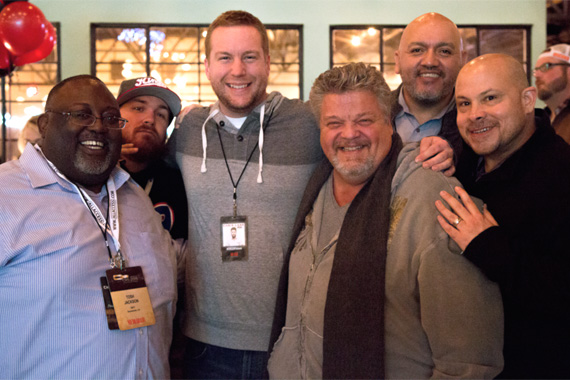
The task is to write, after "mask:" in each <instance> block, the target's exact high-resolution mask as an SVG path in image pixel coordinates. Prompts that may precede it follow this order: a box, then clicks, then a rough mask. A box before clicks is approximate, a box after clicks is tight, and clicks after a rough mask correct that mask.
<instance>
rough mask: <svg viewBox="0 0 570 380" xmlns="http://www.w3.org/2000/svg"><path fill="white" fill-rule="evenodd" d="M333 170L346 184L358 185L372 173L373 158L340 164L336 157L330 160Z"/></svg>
mask: <svg viewBox="0 0 570 380" xmlns="http://www.w3.org/2000/svg"><path fill="white" fill-rule="evenodd" d="M331 163H332V165H333V167H334V169H335V170H336V171H337V172H338V173H339V174H340V175H341V177H343V178H345V180H347V182H349V181H350V182H355V183H360V182H363V181H365V180H367V179H368V178H369V177H370V176H371V175H372V173H373V172H374V169H375V168H374V158H373V157H372V156H368V157H366V158H365V159H364V160H363V161H360V162H359V161H354V160H353V161H348V162H341V161H340V160H339V158H338V156H336V155H335V156H334V157H333V158H332V159H331Z"/></svg>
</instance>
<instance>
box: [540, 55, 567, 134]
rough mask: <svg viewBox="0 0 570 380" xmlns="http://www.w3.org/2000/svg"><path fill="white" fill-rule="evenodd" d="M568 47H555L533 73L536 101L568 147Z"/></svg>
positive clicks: (541, 59) (541, 60)
mask: <svg viewBox="0 0 570 380" xmlns="http://www.w3.org/2000/svg"><path fill="white" fill-rule="evenodd" d="M569 72H570V45H567V44H558V45H553V46H551V47H549V48H548V49H546V50H545V51H544V52H542V54H540V56H539V57H538V60H537V61H536V67H535V68H534V70H533V74H534V77H535V78H536V88H537V89H538V98H539V99H540V100H542V101H543V102H544V103H546V108H545V109H546V112H548V114H549V115H550V121H551V123H552V127H554V130H555V131H556V133H557V134H558V135H559V136H561V137H562V138H563V139H564V140H565V141H566V142H567V143H570V82H569V81H568V74H569Z"/></svg>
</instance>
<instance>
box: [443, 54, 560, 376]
mask: <svg viewBox="0 0 570 380" xmlns="http://www.w3.org/2000/svg"><path fill="white" fill-rule="evenodd" d="M536 97H537V91H536V89H535V88H534V87H530V86H529V84H528V81H527V79H526V74H525V72H524V70H523V68H522V66H521V64H520V63H519V62H517V61H516V60H515V59H514V58H512V57H510V56H506V55H501V54H489V55H483V56H481V57H478V58H476V59H474V60H472V61H471V62H469V63H468V64H467V65H466V66H465V67H464V68H463V69H462V70H461V71H460V73H459V76H458V78H457V84H456V93H455V98H456V102H457V110H458V115H457V125H458V127H459V131H460V133H461V136H462V137H463V139H464V140H465V142H466V143H467V145H468V146H469V147H470V148H466V149H465V151H464V153H463V154H462V156H461V158H460V161H459V165H458V168H457V177H458V178H459V180H460V181H461V182H462V183H463V184H464V186H465V189H466V190H467V192H469V193H470V194H471V195H473V196H476V197H479V198H481V199H482V200H483V201H484V202H485V203H486V208H484V210H483V212H482V213H481V212H479V210H478V209H477V207H475V206H474V204H473V202H472V201H471V199H470V197H469V195H468V193H467V192H466V191H464V190H462V189H460V188H456V189H455V190H456V191H457V193H458V194H459V195H460V198H461V201H462V203H460V202H459V201H458V200H456V199H454V198H453V197H451V196H450V195H449V194H448V193H446V192H442V197H443V199H444V200H445V201H446V202H447V203H448V204H449V205H450V206H451V208H450V209H447V208H445V207H444V206H443V204H442V202H440V201H437V202H436V206H437V208H438V210H439V211H440V212H441V215H442V216H438V219H439V222H440V224H441V226H442V227H443V229H444V230H445V231H446V232H447V233H448V234H449V236H451V238H452V239H453V240H455V242H456V243H457V244H458V245H459V246H460V247H461V248H462V249H463V250H464V252H463V255H464V256H465V258H467V259H468V260H470V261H471V262H472V263H473V264H475V265H476V266H478V267H479V268H480V269H481V270H482V271H483V273H485V274H486V275H487V277H489V279H491V280H493V281H496V282H497V283H498V284H499V286H500V288H501V293H502V296H503V303H504V308H505V347H504V358H505V368H504V371H503V372H502V374H501V375H500V377H503V378H568V377H570V360H568V358H570V343H569V342H570V328H569V327H568V324H569V321H570V275H569V273H570V254H569V247H570V234H569V233H568V231H570V201H569V200H570V199H569V197H570V195H569V194H570V147H569V146H568V145H567V144H566V143H565V142H564V141H563V140H562V139H561V138H560V137H559V136H557V135H556V134H555V132H554V130H553V129H552V127H551V125H550V122H549V118H548V116H547V115H546V113H545V112H544V111H543V110H535V109H534V105H535V101H536Z"/></svg>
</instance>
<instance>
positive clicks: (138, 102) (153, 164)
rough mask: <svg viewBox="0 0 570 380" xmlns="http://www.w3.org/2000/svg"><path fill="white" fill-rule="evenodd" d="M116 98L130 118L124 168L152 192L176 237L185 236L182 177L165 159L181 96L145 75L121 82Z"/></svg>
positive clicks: (186, 230) (166, 223) (154, 202)
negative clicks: (169, 129)
mask: <svg viewBox="0 0 570 380" xmlns="http://www.w3.org/2000/svg"><path fill="white" fill-rule="evenodd" d="M117 101H118V102H119V107H120V109H121V116H122V117H123V118H125V119H127V120H128V122H127V124H126V125H125V128H124V129H123V149H122V152H121V153H122V160H121V167H122V168H123V169H125V170H126V171H128V172H129V173H130V175H131V177H133V179H134V180H135V181H136V182H137V183H138V184H139V185H140V186H141V187H142V188H143V189H144V190H145V192H146V193H147V194H148V195H149V197H150V199H151V200H152V203H153V204H154V209H155V210H156V211H157V212H158V213H159V214H161V215H162V225H163V227H164V228H165V229H166V230H168V231H169V232H170V234H171V235H172V237H173V239H186V236H187V235H188V216H187V215H188V208H187V203H186V193H185V192H184V183H183V182H182V176H181V175H180V171H179V170H178V169H176V168H174V167H172V166H170V165H168V164H167V163H166V162H165V161H164V160H163V159H162V158H163V156H164V153H165V151H166V128H168V125H169V124H170V123H171V122H172V119H173V118H174V117H175V116H176V115H178V113H179V112H180V108H181V103H180V98H179V97H178V95H176V93H174V92H173V91H171V90H170V89H168V87H166V86H165V85H164V83H162V82H161V81H159V80H157V79H155V78H152V77H146V78H135V79H129V80H126V81H124V82H123V83H121V87H120V88H119V95H118V96H117Z"/></svg>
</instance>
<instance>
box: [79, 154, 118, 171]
mask: <svg viewBox="0 0 570 380" xmlns="http://www.w3.org/2000/svg"><path fill="white" fill-rule="evenodd" d="M74 164H75V167H76V168H77V169H78V170H79V171H81V172H83V173H85V174H90V175H99V174H103V173H105V172H106V171H107V170H109V167H110V166H111V154H110V153H109V154H107V155H106V156H105V160H104V161H103V162H93V161H91V160H87V159H85V158H84V157H83V156H82V155H81V154H78V155H77V156H75V161H74Z"/></svg>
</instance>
